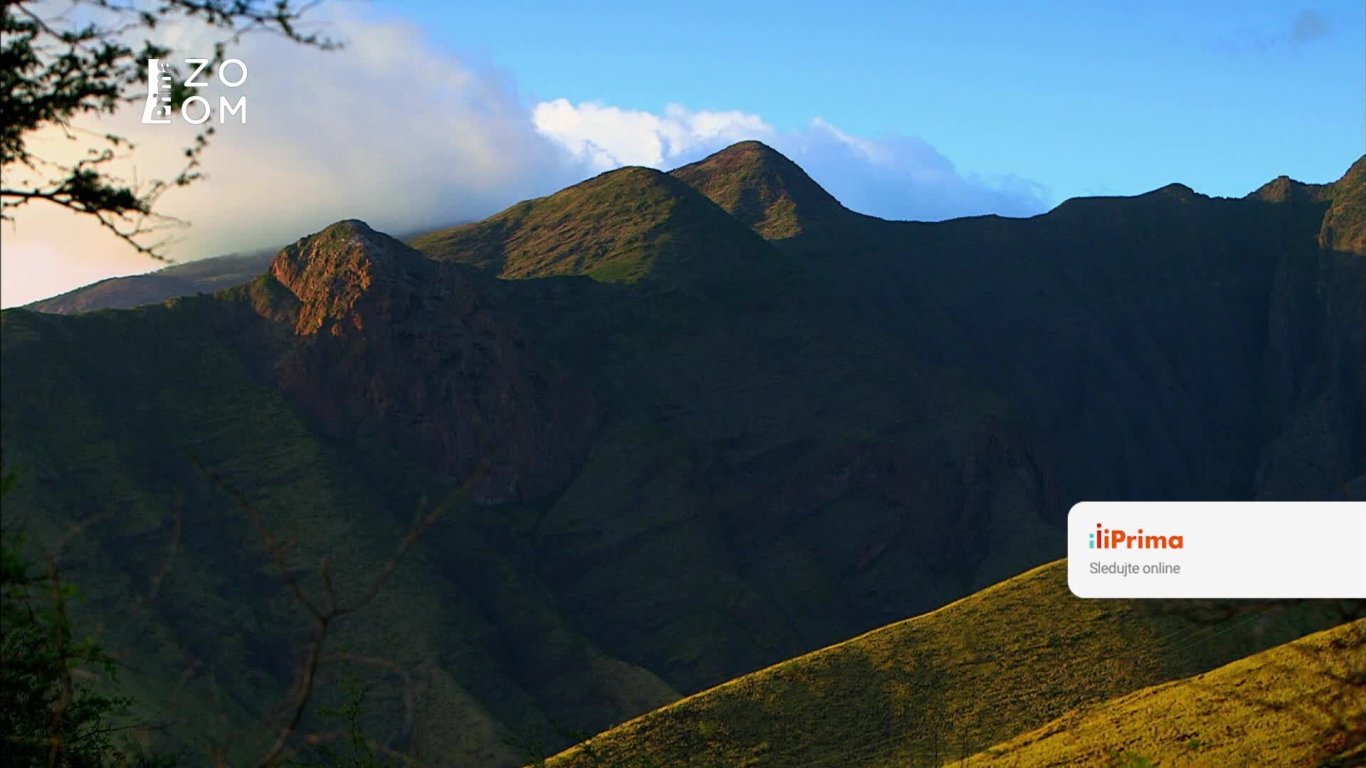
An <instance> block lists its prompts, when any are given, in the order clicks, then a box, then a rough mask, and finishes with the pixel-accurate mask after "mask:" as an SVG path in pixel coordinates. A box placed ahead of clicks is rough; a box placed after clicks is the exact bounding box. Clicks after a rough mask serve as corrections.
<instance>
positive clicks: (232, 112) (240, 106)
mask: <svg viewBox="0 0 1366 768" xmlns="http://www.w3.org/2000/svg"><path fill="white" fill-rule="evenodd" d="M210 63H211V62H210V60H209V59H185V64H186V67H187V68H189V69H190V70H191V71H190V76H189V77H187V78H186V79H185V80H184V81H183V82H180V83H177V82H176V80H175V78H176V75H175V74H174V73H173V72H172V71H171V65H170V64H169V63H168V62H167V61H166V60H164V59H148V60H147V102H146V104H144V105H143V108H142V123H143V125H170V124H171V118H172V116H173V115H174V114H175V110H174V108H173V106H172V103H173V101H174V100H173V98H172V96H173V94H174V93H175V91H176V87H177V85H179V86H181V87H183V88H188V89H199V88H205V87H207V86H208V85H209V84H210V82H211V81H210V80H208V79H204V70H206V69H208V68H209V65H210ZM213 77H214V79H215V80H217V81H218V82H219V83H220V84H221V85H223V86H224V87H226V88H240V87H241V86H242V85H243V84H244V83H246V82H247V65H246V64H245V63H244V62H243V61H242V60H241V59H227V60H225V61H223V63H221V64H219V65H218V69H217V71H216V72H214V74H213ZM212 116H213V105H212V104H210V103H209V100H208V99H207V98H205V97H203V96H201V95H199V94H198V93H195V94H193V95H191V96H189V97H187V98H186V99H185V100H184V101H182V102H181V103H180V118H181V119H182V120H184V121H185V122H187V123H190V124H191V125H203V124H204V123H207V122H208V121H209V119H210V118H211V117H212ZM230 116H234V117H237V118H238V120H239V121H240V122H241V123H242V124H243V125H246V123H247V97H246V96H238V97H237V100H236V101H235V102H234V101H230V100H229V98H228V97H227V96H219V97H218V122H219V123H220V124H221V123H226V122H227V121H228V117H230Z"/></svg>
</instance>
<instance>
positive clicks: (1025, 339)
mask: <svg viewBox="0 0 1366 768" xmlns="http://www.w3.org/2000/svg"><path fill="white" fill-rule="evenodd" d="M1348 182H1350V177H1349V180H1348ZM1348 182H1340V183H1339V184H1338V185H1329V187H1326V188H1325V189H1326V190H1327V191H1320V192H1316V193H1314V194H1311V195H1308V196H1305V195H1301V194H1298V193H1291V194H1289V195H1287V196H1285V199H1284V200H1282V201H1279V202H1276V201H1267V200H1263V199H1260V198H1255V197H1254V198H1249V199H1247V200H1226V201H1217V200H1209V199H1207V198H1202V197H1200V196H1197V195H1194V193H1191V192H1190V191H1189V190H1184V188H1169V189H1165V190H1161V191H1158V192H1156V193H1153V194H1150V195H1146V196H1142V197H1138V198H1123V199H1101V200H1081V201H1072V202H1070V203H1068V204H1066V205H1064V206H1061V207H1060V208H1059V209H1058V210H1056V211H1054V212H1053V213H1050V214H1048V215H1046V216H1042V217H1036V218H1034V219H1029V220H1023V221H1012V220H1003V219H998V218H995V217H984V218H977V219H968V220H960V221H954V222H944V223H942V224H913V223H905V222H884V221H880V220H876V219H870V218H868V217H861V216H857V215H855V214H851V213H849V212H847V211H844V210H843V209H842V208H839V207H838V204H837V203H833V202H832V200H831V199H829V198H828V196H824V194H823V193H822V192H820V190H819V187H816V186H815V185H814V182H811V180H810V179H809V178H806V177H805V174H803V173H801V171H800V169H798V168H796V166H795V165H792V164H791V163H790V162H788V161H786V159H785V158H781V157H780V156H777V155H776V153H772V151H771V150H768V149H767V148H765V147H763V146H762V145H756V144H749V143H747V144H744V145H740V146H738V147H736V148H733V149H732V150H728V151H726V152H723V153H720V154H719V155H717V156H715V157H713V158H710V159H708V160H707V161H703V162H702V163H699V164H697V165H695V166H690V167H689V168H687V169H680V171H679V175H678V176H671V175H667V174H661V173H657V172H654V171H648V170H645V169H625V170H622V171H618V172H614V173H610V174H604V175H603V176H600V177H597V178H596V179H592V180H589V181H587V182H585V183H583V184H580V185H577V186H576V187H573V188H570V189H568V190H565V191H564V192H561V193H558V194H557V195H552V196H550V197H548V198H543V199H540V200H534V201H529V202H527V203H524V204H521V205H519V206H514V207H513V208H512V209H509V210H508V211H505V212H503V213H502V214H499V215H498V216H495V217H493V218H492V219H490V220H488V221H486V222H482V223H480V224H475V225H470V226H467V227H460V228H456V229H453V230H446V231H443V232H441V233H436V234H434V235H432V236H430V237H428V238H419V239H417V240H415V241H414V244H415V245H417V246H420V248H417V249H415V248H413V247H409V246H407V245H404V244H402V243H400V242H398V241H397V240H394V239H392V238H389V237H387V236H385V235H382V234H380V233H377V232H374V231H373V230H371V229H370V228H369V227H367V226H365V225H364V224H362V223H360V222H355V221H347V222H339V223H338V224H336V225H333V226H332V227H329V228H328V229H327V230H324V231H323V232H320V233H318V234H316V235H314V236H310V237H308V238H304V239H303V240H301V241H299V242H298V243H295V244H293V245H291V246H289V247H288V248H285V249H284V250H282V251H281V252H280V253H279V254H277V255H276V256H275V257H274V258H273V259H272V262H271V265H270V269H269V271H268V273H266V274H264V275H261V276H259V277H258V278H257V279H255V280H253V281H252V282H250V283H248V284H246V285H243V286H239V287H237V288H233V289H231V290H228V291H224V292H221V293H218V294H216V295H212V296H207V295H206V296H195V297H189V298H184V299H180V300H175V301H171V302H168V303H166V304H164V305H161V306H151V307H142V308H139V309H135V310H131V311H100V312H90V313H86V314H83V315H79V316H74V317H60V316H53V315H43V314H37V313H34V312H30V311H25V310H11V311H6V312H4V313H3V315H0V343H2V344H3V355H4V361H5V364H4V365H3V366H0V384H3V389H4V402H3V408H4V410H3V420H0V446H2V447H3V450H4V458H5V466H6V469H7V471H8V470H9V469H11V468H12V469H14V470H15V471H16V472H17V475H18V482H17V485H16V488H15V490H14V492H13V494H12V495H11V496H9V497H7V498H6V509H5V517H6V519H7V521H8V520H11V519H13V520H22V521H25V522H26V525H27V526H28V527H29V529H30V530H31V531H32V536H31V538H30V539H29V541H30V543H31V545H32V546H33V548H34V555H35V557H38V556H41V555H42V554H43V553H45V552H48V551H51V550H53V549H54V548H57V547H59V546H60V548H61V553H62V554H61V557H60V562H61V563H62V565H63V567H64V568H66V569H67V570H68V571H69V572H70V576H71V578H72V579H73V580H74V581H75V582H76V583H78V584H84V585H89V586H88V587H87V589H88V591H90V592H91V597H92V599H90V600H88V601H87V602H86V603H84V604H83V606H82V607H81V608H80V611H81V614H80V618H81V619H82V620H83V621H86V622H89V623H91V624H92V625H94V626H97V627H99V628H100V632H102V633H103V636H104V637H106V638H107V639H108V640H109V641H110V642H109V643H108V645H109V646H110V647H111V649H112V650H114V651H115V652H116V653H119V654H120V655H121V658H123V659H124V660H126V661H127V662H128V664H129V667H130V669H133V670H137V674H136V675H129V676H126V677H129V678H130V679H135V680H138V681H141V682H137V683H135V684H136V685H141V686H143V688H142V689H140V690H141V692H142V693H143V694H145V698H146V699H147V700H149V702H151V703H152V706H153V708H154V710H155V711H156V712H158V713H160V716H162V717H164V718H166V719H173V718H174V719H176V721H177V722H178V723H182V724H183V725H184V727H183V728H182V727H180V726H177V728H175V729H167V730H165V731H162V732H160V733H161V736H159V737H158V738H167V739H173V740H178V741H179V743H180V744H181V745H183V746H185V747H186V748H187V749H190V750H191V751H193V752H194V753H195V754H196V755H202V754H203V751H204V745H205V744H206V743H208V742H209V741H211V740H217V741H218V742H220V743H223V744H225V745H229V747H230V749H231V750H234V751H233V752H232V757H233V761H240V760H242V759H245V758H246V757H249V756H250V755H251V754H254V753H255V754H259V751H258V750H259V747H260V746H261V745H262V744H263V743H264V742H266V741H269V739H270V738H271V737H272V734H273V732H274V731H273V730H272V729H273V728H275V727H277V726H278V724H279V722H280V717H281V712H282V711H283V705H282V703H281V702H282V700H284V698H285V697H286V695H287V693H288V689H289V687H290V685H291V681H292V679H293V675H294V672H295V670H296V669H297V664H298V662H299V659H300V653H301V648H302V647H303V645H304V644H305V643H306V642H307V640H308V637H309V634H308V627H309V625H308V622H307V620H306V616H305V615H304V614H303V613H302V612H301V611H300V610H299V608H298V606H297V605H295V601H294V600H293V599H291V597H290V593H289V590H288V589H287V588H286V586H285V584H284V582H283V580H282V578H281V576H280V574H279V573H278V572H277V571H276V569H275V568H274V567H273V566H272V564H271V560H270V557H269V556H268V553H267V546H266V537H265V536H264V535H263V534H262V532H261V531H260V530H258V528H257V526H256V525H255V523H254V522H253V521H254V520H255V519H257V517H258V516H259V518H260V519H261V520H263V521H264V522H265V523H266V524H267V525H266V530H268V531H270V532H271V537H272V538H275V539H276V540H278V541H283V542H289V543H290V546H289V548H288V553H287V557H286V558H285V564H286V566H287V568H288V572H289V573H290V574H293V575H294V576H295V577H296V578H298V579H300V580H302V583H303V584H304V586H305V587H306V589H308V590H311V592H310V594H314V595H317V594H320V591H321V590H323V589H324V586H323V584H322V580H321V577H320V575H319V563H320V562H321V561H322V560H323V559H324V558H327V560H328V562H329V564H330V566H329V567H330V568H331V572H332V573H333V578H334V580H335V581H336V582H337V584H338V589H339V590H340V591H342V592H343V594H352V595H355V594H358V593H359V594H363V593H364V586H365V583H366V581H367V577H368V576H369V575H370V574H373V573H375V572H377V570H378V569H380V568H382V567H383V563H384V562H385V560H386V558H388V557H389V556H390V555H391V554H392V553H393V552H394V550H395V547H396V546H397V542H399V541H401V540H403V539H404V537H405V536H406V535H407V533H408V531H409V526H410V524H411V521H412V520H413V513H414V511H415V510H421V511H429V510H431V509H432V508H433V507H434V506H435V505H436V504H438V503H440V502H441V501H442V500H445V499H448V498H449V497H451V496H452V494H453V493H454V492H455V491H456V489H459V488H461V487H463V486H465V485H466V484H467V483H469V484H470V485H471V488H470V493H469V496H468V498H466V499H464V501H463V502H462V503H461V504H460V505H459V507H458V509H454V510H452V511H451V512H449V513H448V514H446V515H445V516H443V517H442V518H441V519H440V520H439V521H438V522H437V523H435V524H434V525H433V526H432V527H431V528H430V529H429V530H427V531H426V533H425V534H424V535H423V536H422V537H420V539H418V540H417V541H416V543H415V544H414V545H413V548H412V549H411V550H410V551H409V552H408V553H407V555H405V558H404V559H403V562H402V563H401V564H400V565H399V566H398V568H397V570H396V571H395V572H394V576H393V580H392V581H391V582H390V583H388V584H387V585H386V586H385V589H384V590H383V591H382V592H383V599H382V600H377V601H376V602H375V603H374V604H373V605H371V606H368V607H367V609H366V610H364V611H358V612H357V613H356V614H354V615H353V616H350V617H348V618H347V619H346V620H345V621H342V622H339V624H338V626H337V627H336V628H335V635H334V636H333V637H332V638H331V639H330V641H329V647H332V648H334V649H335V651H336V653H338V654H342V655H341V656H338V657H336V658H335V659H334V661H335V662H337V663H336V664H329V667H328V669H329V672H328V673H327V675H326V676H325V680H324V684H323V687H322V690H320V692H319V696H320V698H319V700H318V701H319V703H326V702H327V701H330V700H334V699H335V697H336V696H337V695H339V692H338V689H337V686H336V684H337V682H338V681H339V680H340V679H341V675H342V672H341V668H340V664H341V662H342V661H345V660H347V659H349V660H350V663H351V665H352V666H354V667H357V668H358V670H359V674H361V675H362V677H363V679H364V680H365V681H366V682H367V684H369V685H371V686H372V689H373V694H372V696H371V697H370V698H369V699H368V701H369V702H371V705H372V706H373V707H374V711H375V714H374V722H373V723H370V724H369V725H370V726H371V727H372V730H373V732H374V733H375V734H376V738H377V739H379V740H380V742H381V743H382V744H384V745H386V746H388V747H389V748H392V749H395V750H401V751H404V752H407V753H410V754H414V755H417V756H419V757H421V758H422V759H424V760H426V761H428V762H430V763H433V764H436V765H479V766H486V765H511V764H514V763H515V762H516V761H517V760H518V759H519V757H520V755H519V752H518V750H517V749H516V748H513V747H509V746H507V744H506V741H507V740H508V739H516V740H521V741H524V742H525V741H531V742H534V743H540V744H543V745H545V746H546V747H548V748H560V747H563V746H566V745H568V744H569V743H571V742H573V741H574V740H575V738H574V737H573V736H571V735H570V734H573V733H576V732H579V731H587V732H597V731H601V730H604V729H606V728H609V727H611V726H613V725H615V724H617V723H620V722H622V721H624V720H626V719H628V718H631V717H634V716H636V715H639V714H642V713H644V712H646V711H649V710H651V709H653V708H655V707H657V706H659V705H661V704H664V703H666V702H668V701H670V700H673V699H676V698H678V697H681V696H684V695H688V694H693V693H696V692H698V691H701V690H704V689H706V688H709V687H711V686H714V685H717V684H719V683H722V682H724V681H726V680H729V679H733V678H736V677H739V676H741V675H744V674H746V673H749V672H753V671H754V670H757V669H762V668H764V667H767V666H769V665H772V664H774V663H776V662H779V661H781V660H783V659H787V658H791V657H794V656H797V655H799V654H802V653H805V652H809V651H811V650H813V649H816V648H821V647H824V646H827V645H829V644H831V643H835V642H838V641H840V640H843V639H845V638H848V637H851V636H854V635H857V634H859V633H862V632H866V631H868V630H870V629H873V628H875V627H879V626H882V625H886V624H888V623H890V622H894V621H898V620H901V619H904V618H905V617H907V616H913V615H916V614H919V613H923V612H925V611H928V610H932V609H934V608H937V607H939V606H942V605H944V604H946V603H948V602H950V601H952V600H955V599H957V598H960V597H963V596H964V595H967V594H969V593H971V592H973V591H974V590H977V589H980V588H982V587H984V586H986V585H989V584H993V583H996V582H998V581H1001V580H1003V579H1005V578H1008V577H1010V576H1012V575H1015V574H1018V573H1021V572H1022V571H1025V570H1027V569H1029V568H1031V567H1033V566H1037V565H1039V564H1040V563H1043V562H1047V561H1049V560H1052V559H1055V558H1057V557H1059V556H1061V555H1062V554H1063V547H1062V538H1061V531H1062V524H1063V521H1064V516H1065V511H1066V509H1067V508H1068V507H1069V506H1070V505H1071V504H1072V503H1073V502H1075V501H1078V500H1081V499H1084V498H1210V497H1223V498H1258V497H1262V498H1311V499H1312V498H1331V497H1334V495H1335V494H1338V493H1340V492H1341V488H1342V486H1343V484H1344V483H1347V482H1350V481H1352V479H1353V478H1356V477H1359V476H1361V475H1362V474H1363V469H1362V467H1361V462H1360V457H1361V456H1362V455H1363V453H1362V450H1361V446H1362V445H1363V444H1366V437H1363V434H1362V433H1363V426H1362V425H1363V423H1366V419H1363V418H1361V417H1360V416H1361V408H1362V403H1361V400H1360V398H1359V396H1357V395H1359V393H1360V391H1361V386H1360V383H1361V376H1362V375H1363V369H1364V368H1366V366H1363V364H1362V354H1363V349H1366V344H1363V343H1361V339H1362V334H1363V333H1364V331H1363V328H1366V322H1362V321H1361V320H1360V315H1361V313H1362V311H1363V310H1362V307H1363V306H1364V305H1366V301H1362V300H1360V299H1361V297H1360V294H1361V292H1362V291H1363V290H1366V289H1363V287H1362V286H1363V282H1366V281H1362V280H1355V281H1353V279H1352V277H1353V276H1354V275H1356V274H1357V271H1359V270H1361V268H1362V263H1363V262H1362V259H1361V258H1360V256H1359V255H1357V254H1354V253H1351V252H1347V251H1338V250H1327V249H1325V248H1322V247H1320V241H1319V238H1318V235H1319V233H1320V232H1321V230H1322V227H1323V222H1324V218H1325V216H1327V215H1328V212H1329V210H1330V208H1331V206H1332V205H1335V204H1336V203H1335V202H1334V201H1336V200H1338V199H1339V197H1340V196H1341V195H1348V193H1347V192H1344V191H1343V190H1344V189H1346V188H1347V187H1344V186H1343V184H1344V183H1346V184H1348V186H1350V183H1348ZM749 187H753V188H754V192H753V194H750V193H749V192H746V191H745V190H746V189H748V188H749ZM704 192H705V193H707V194H710V195H712V196H713V197H714V199H709V198H708V196H707V194H704ZM1339 193H1341V195H1339ZM1333 195H1338V196H1333ZM1348 196H1350V195H1348ZM1342 199H1347V198H1346V197H1343V198H1342ZM755 201H758V202H757V203H756V202H755ZM1344 205H1347V204H1346V203H1344ZM1349 207H1350V206H1349ZM1348 213H1349V214H1350V211H1349V212H1348ZM1344 215H1346V214H1344ZM737 217H740V218H737ZM1344 220H1346V221H1348V222H1349V224H1350V221H1351V218H1350V215H1347V218H1346V219H1344ZM789 225H791V226H789ZM794 227H795V229H794ZM752 228H757V229H758V230H762V231H767V232H768V233H769V234H770V236H771V237H770V239H767V240H766V239H764V237H762V236H761V234H762V232H759V231H755V229H752ZM1349 229H1350V227H1349ZM1335 231H1337V230H1335ZM1350 234H1351V233H1350V232H1348V236H1350ZM1334 237H1335V238H1336V237H1337V235H1334ZM1332 242H1333V243H1335V242H1337V240H1333V241H1332ZM1331 244H1332V243H1329V245H1331ZM1354 387H1355V389H1353V388H1354ZM1354 392H1355V393H1357V395H1353V393H1354ZM1354 451H1355V453H1354ZM395 670H400V671H395ZM1183 674H1184V673H1183ZM329 697H330V698H329ZM1051 716H1056V713H1055V714H1054V715H1051ZM1039 722H1040V723H1041V722H1043V721H1042V720H1040V721H1039ZM191 724H192V725H191ZM305 727H306V728H315V727H325V724H323V723H321V722H319V721H318V720H316V719H309V720H308V721H306V722H305ZM1008 735H1011V734H1001V735H1000V738H1006V737H1007V736H1008ZM979 746H982V747H984V746H986V744H985V743H984V744H981V745H979Z"/></svg>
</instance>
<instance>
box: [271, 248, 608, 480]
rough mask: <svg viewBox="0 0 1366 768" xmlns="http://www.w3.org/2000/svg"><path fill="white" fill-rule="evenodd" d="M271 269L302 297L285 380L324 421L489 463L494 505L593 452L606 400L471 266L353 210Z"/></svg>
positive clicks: (419, 453)
mask: <svg viewBox="0 0 1366 768" xmlns="http://www.w3.org/2000/svg"><path fill="white" fill-rule="evenodd" d="M271 275H273V276H274V277H275V279H276V280H278V281H279V282H280V283H281V284H282V285H283V286H284V287H285V288H287V289H288V290H289V291H290V292H291V293H292V294H293V295H294V296H295V297H296V298H297V299H298V300H299V306H298V310H297V313H295V315H294V317H293V320H294V334H295V343H294V345H293V347H292V348H290V349H289V350H288V351H286V352H285V354H284V355H283V357H282V358H281V360H280V361H279V363H278V367H277V370H278V375H279V377H280V380H281V384H282V386H283V388H284V389H285V390H286V391H287V392H288V393H290V394H291V395H292V396H293V397H294V398H295V399H296V400H297V401H298V403H299V404H300V405H301V406H302V407H303V408H304V409H305V410H307V411H308V412H309V414H310V415H311V416H312V417H313V418H314V419H316V420H317V421H318V422H319V424H320V425H321V426H322V427H323V428H324V429H325V430H326V431H328V432H330V433H332V434H334V435H338V436H346V437H348V438H354V437H358V436H367V435H377V436H380V437H382V438H383V439H385V440H388V441H389V442H391V443H392V444H393V445H394V446H395V447H396V448H398V449H399V451H400V452H402V453H404V454H406V455H409V456H412V457H414V458H416V459H418V460H419V461H421V462H423V463H425V464H427V465H428V466H431V467H434V468H436V469H438V470H440V471H442V472H444V473H446V474H448V475H450V476H451V477H452V478H453V479H455V480H465V479H468V478H471V477H473V476H475V475H476V474H482V475H483V479H482V480H481V481H480V482H479V484H478V485H477V487H476V495H477V497H478V498H480V500H482V501H484V502H486V503H498V502H503V501H514V500H526V499H531V498H535V497H537V496H540V495H543V494H545V493H548V492H550V491H552V490H554V489H556V488H558V487H560V486H561V485H563V484H564V483H565V482H566V481H567V480H568V479H569V477H570V476H571V474H572V473H573V471H574V470H575V468H576V467H577V466H578V464H579V463H580V462H581V461H582V458H583V456H584V453H585V452H586V450H587V444H588V441H589V438H590V436H591V434H592V432H593V430H594V429H595V427H596V424H597V422H598V418H599V407H598V404H597V402H596V400H595V398H594V397H593V395H592V393H591V392H590V391H589V389H588V387H587V386H585V385H584V384H582V383H581V382H579V381H577V380H576V379H574V378H573V377H572V376H570V375H569V374H567V373H566V372H565V371H563V370H562V369H560V368H558V367H557V366H555V365H553V364H552V363H551V362H550V361H547V360H546V359H544V358H543V357H541V356H539V355H538V354H536V353H535V352H533V351H531V350H530V348H529V347H528V346H527V345H526V342H525V340H524V338H523V335H522V333H521V331H520V329H519V328H518V327H517V324H516V323H515V321H514V320H513V318H512V317H511V316H510V315H509V314H508V313H506V312H503V311H501V310H500V308H499V307H497V306H496V305H495V303H494V302H493V301H492V300H491V298H490V297H489V296H487V295H486V294H485V293H484V292H483V291H481V290H480V288H479V286H478V285H476V283H475V280H474V279H472V278H471V276H470V274H469V272H467V271H465V270H462V269H460V268H457V267H452V266H449V265H442V264H437V263H434V262H431V261H429V260H427V259H426V258H425V257H423V256H422V255H421V254H419V253H417V252H416V251H414V250H412V249H411V248H409V247H408V246H405V245H403V244H402V243H400V242H398V241H397V240H394V239H392V238H390V237H388V236H387V235H382V234H380V233H377V232H375V231H374V230H372V229H370V228H369V227H368V226H366V225H365V224H363V223H361V222H358V221H346V222H341V223H338V224H334V225H333V226H331V227H329V228H327V229H326V230H324V231H322V232H320V233H318V234H316V235H313V236H312V237H309V238H305V239H304V240H301V241H299V242H298V243H296V244H294V245H292V246H289V247H288V248H286V249H284V250H283V251H281V252H280V254H279V256H277V257H276V259H275V261H274V263H272V265H271Z"/></svg>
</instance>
